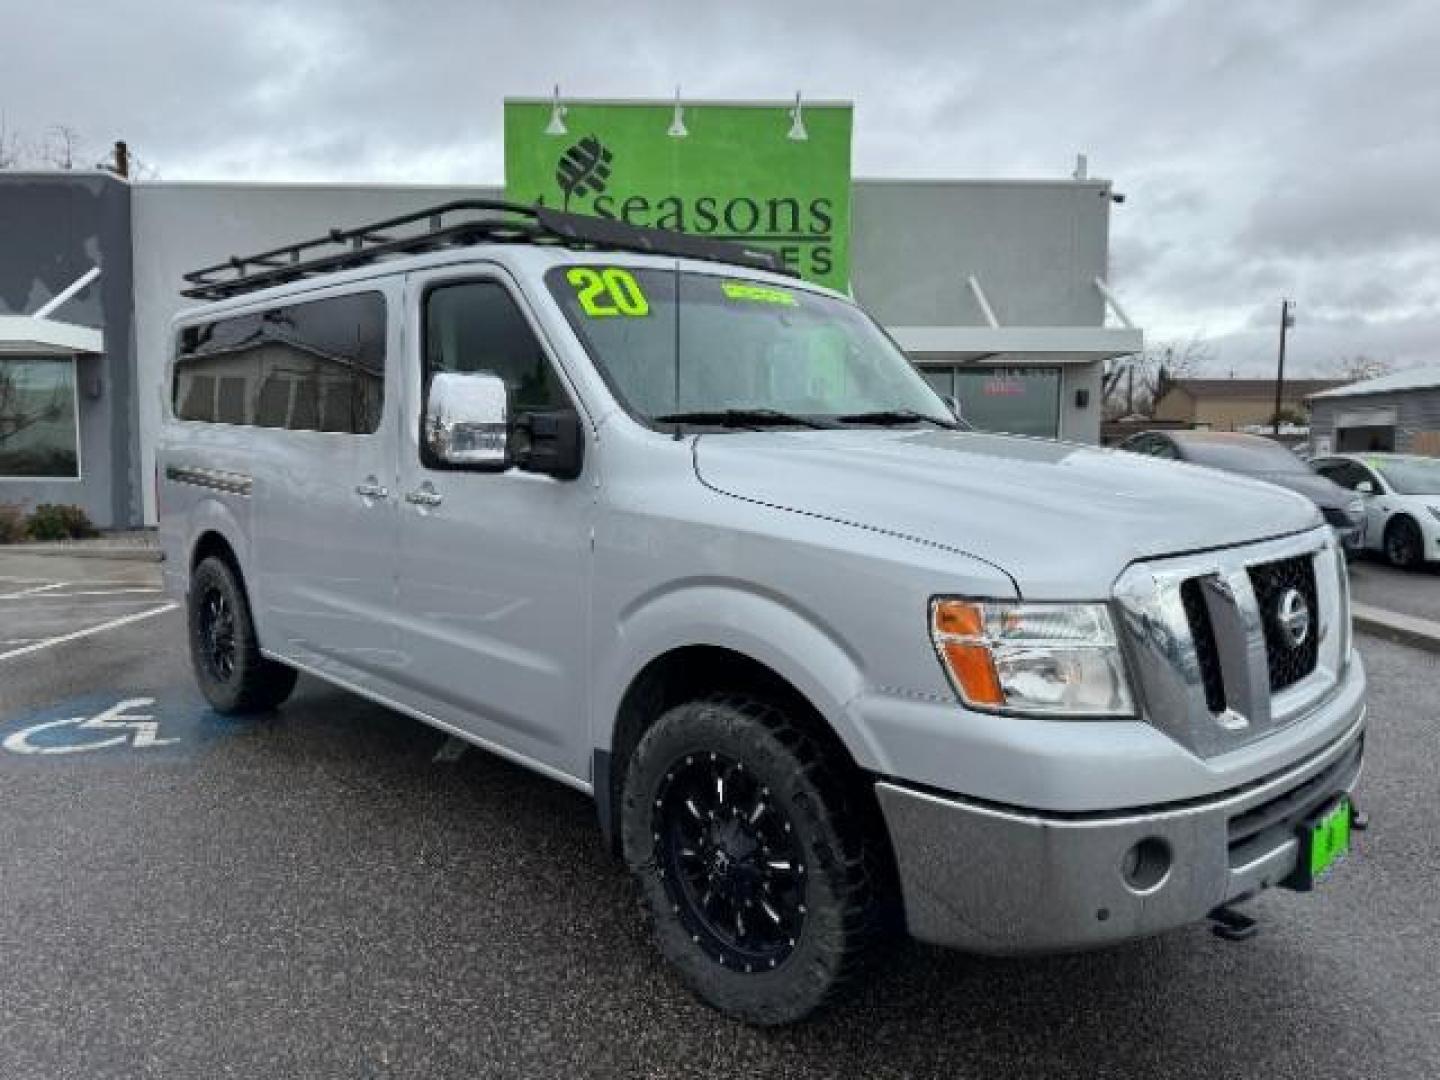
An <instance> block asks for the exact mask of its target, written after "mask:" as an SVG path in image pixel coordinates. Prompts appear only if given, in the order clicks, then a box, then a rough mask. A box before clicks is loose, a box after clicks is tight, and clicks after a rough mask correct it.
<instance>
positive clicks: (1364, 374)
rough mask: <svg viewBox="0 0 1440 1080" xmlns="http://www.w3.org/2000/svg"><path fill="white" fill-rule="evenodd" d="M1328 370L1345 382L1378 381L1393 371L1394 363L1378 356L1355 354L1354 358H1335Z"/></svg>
mask: <svg viewBox="0 0 1440 1080" xmlns="http://www.w3.org/2000/svg"><path fill="white" fill-rule="evenodd" d="M1329 369H1330V370H1331V371H1332V372H1334V374H1335V375H1336V376H1337V377H1339V378H1341V379H1344V380H1345V381H1346V382H1361V381H1362V380H1364V379H1378V378H1380V376H1382V375H1389V374H1390V373H1391V372H1392V371H1394V370H1395V361H1393V360H1389V359H1386V358H1385V357H1380V356H1367V355H1366V354H1365V353H1356V354H1355V355H1354V356H1337V357H1335V359H1333V360H1332V361H1330V364H1329Z"/></svg>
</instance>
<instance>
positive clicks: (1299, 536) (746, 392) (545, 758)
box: [158, 202, 1365, 1024]
mask: <svg viewBox="0 0 1440 1080" xmlns="http://www.w3.org/2000/svg"><path fill="white" fill-rule="evenodd" d="M188 282H189V284H188V290H187V291H188V294H189V295H190V296H191V297H192V298H194V299H196V300H197V301H199V303H198V304H197V306H196V307H195V308H194V309H193V310H190V311H188V312H186V313H185V314H183V315H182V316H181V317H180V318H179V319H178V320H177V321H176V324H175V328H174V348H175V352H174V358H173V363H172V365H171V369H170V383H169V386H168V388H167V405H166V413H167V415H166V418H165V424H164V431H163V436H162V440H161V444H160V447H159V463H158V464H159V471H160V476H161V483H162V497H161V505H162V506H163V514H162V519H161V536H162V541H163V545H164V550H165V558H166V561H165V564H164V565H165V575H166V579H167V584H168V587H169V589H170V590H172V591H173V593H174V594H175V595H176V596H177V597H179V598H182V599H183V601H184V603H185V604H186V607H187V610H188V626H189V644H190V650H191V654H192V657H193V663H194V670H195V676H196V678H197V680H198V681H199V685H200V687H201V689H202V690H203V691H204V693H205V695H206V697H207V698H208V699H209V701H210V703H211V704H212V705H213V706H214V707H215V708H216V709H217V710H219V711H220V712H223V713H245V712H253V711H257V710H267V709H274V708H277V707H280V706H281V705H282V703H283V702H284V701H285V699H286V697H287V695H289V694H290V692H291V689H292V688H293V687H294V685H295V681H296V676H297V674H298V673H305V674H308V675H311V676H314V677H316V678H319V679H323V680H325V681H327V682H329V683H332V684H334V685H335V686H337V687H340V688H342V689H344V690H348V691H350V692H353V693H355V694H358V695H361V696H363V697H366V698H369V699H371V700H373V701H376V702H380V703H382V704H384V705H386V706H389V707H391V708H393V709H396V710H399V711H400V712H403V713H406V714H408V715H410V716H413V717H415V718H417V719H420V720H422V721H424V722H425V723H427V724H431V725H433V726H434V727H436V728H438V729H440V730H441V731H444V732H448V733H450V734H452V735H455V736H457V737H459V738H461V739H465V740H468V741H469V742H470V743H473V744H474V745H476V746H478V747H481V748H483V749H485V750H488V751H490V752H492V753H495V754H499V755H501V756H503V757H505V758H508V759H510V760H512V761H515V762H518V763H520V764H522V765H524V766H525V767H527V768H530V769H534V770H535V771H536V772H539V773H541V774H543V775H544V776H547V777H550V778H552V779H554V780H556V781H558V782H560V783H563V784H567V785H569V786H571V787H573V788H576V789H578V790H580V791H583V792H585V793H587V794H589V795H591V796H592V797H593V798H594V801H595V806H596V811H597V814H598V818H599V825H600V832H601V834H602V835H603V837H604V838H605V839H606V841H607V842H608V843H610V844H611V845H613V847H614V849H615V850H616V852H617V854H619V855H620V856H621V857H623V859H624V861H625V863H626V864H627V865H628V867H629V870H630V872H631V873H632V874H633V875H634V877H635V880H636V883H637V888H638V893H639V896H640V897H641V899H642V901H643V904H644V907H645V909H646V911H647V912H648V914H649V917H650V920H651V922H652V924H653V927H654V937H655V941H656V944H657V945H658V947H659V949H660V951H661V952H662V953H663V954H664V955H665V956H666V958H667V959H668V960H669V961H670V962H671V964H672V965H673V966H674V968H675V969H676V971H677V972H678V974H679V977H680V978H681V979H683V980H684V981H685V983H687V984H688V985H689V986H690V987H691V988H692V989H693V990H694V991H695V992H696V993H697V994H698V995H699V996H700V997H701V998H703V999H704V1000H705V1001H707V1002H709V1003H711V1004H712V1005H714V1006H716V1007H718V1008H720V1009H722V1010H724V1011H726V1012H727V1013H730V1014H732V1015H735V1016H738V1017H741V1018H743V1019H745V1020H747V1021H751V1022H755V1023H762V1024H774V1023H784V1022H788V1021H793V1020H796V1019H798V1018H800V1017H802V1016H805V1015H806V1014H808V1013H809V1012H811V1011H812V1010H814V1009H815V1008H817V1007H818V1006H821V1005H822V1004H824V1003H826V1002H827V1001H829V1000H830V999H832V998H833V997H834V996H835V995H836V994H837V993H839V992H840V991H842V990H843V989H844V988H845V986H846V985H847V984H850V983H852V982H853V981H854V980H855V979H856V978H857V977H859V976H860V975H861V973H862V972H864V971H866V970H867V961H868V960H870V959H871V958H873V957H874V956H875V955H876V954H877V953H878V952H880V951H883V947H884V943H885V942H886V940H887V937H888V935H890V934H892V933H896V932H902V931H903V932H908V933H909V934H911V935H913V936H915V937H917V938H920V939H923V940H925V941H929V942H937V943H940V944H944V945H949V946H953V947H955V948H958V949H964V950H971V951H974V952H978V953H990V954H1020V953H1038V952H1051V951H1059V950H1072V949H1084V948H1090V947H1095V946H1101V945H1106V944H1109V943H1113V942H1119V941H1124V940H1127V939H1131V938H1135V937H1138V936H1141V935H1148V934H1155V933H1158V932H1160V931H1164V930H1167V929H1170V928H1172V927H1178V926H1181V925H1184V924H1187V923H1190V922H1193V921H1196V920H1202V919H1205V918H1207V916H1208V917H1211V918H1212V919H1214V920H1215V921H1216V924H1217V926H1218V928H1219V929H1221V930H1224V931H1226V932H1228V933H1231V934H1232V936H1238V935H1239V934H1240V933H1241V932H1243V930H1244V929H1245V928H1246V926H1247V921H1246V919H1245V917H1244V916H1243V914H1241V913H1240V912H1239V911H1238V910H1237V909H1236V908H1235V906H1234V905H1236V904H1238V903H1239V902H1241V901H1243V900H1244V899H1246V898H1248V897H1251V896H1254V895H1255V894H1256V893H1258V892H1259V891H1261V890H1262V889H1266V888H1270V887H1275V886H1287V887H1290V888H1296V889H1302V890H1308V889H1310V888H1311V887H1312V886H1313V885H1314V884H1315V883H1316V882H1317V881H1318V880H1320V879H1322V878H1323V876H1324V875H1325V873H1326V872H1327V871H1328V870H1329V869H1330V868H1331V867H1332V865H1333V864H1334V863H1335V862H1336V861H1337V860H1339V859H1340V858H1341V856H1342V855H1343V854H1344V852H1345V850H1346V848H1347V846H1348V844H1349V841H1350V831H1351V828H1352V825H1356V824H1358V820H1357V818H1356V817H1355V815H1354V811H1353V803H1352V801H1351V795H1350V793H1351V791H1352V789H1353V788H1354V786H1355V784H1356V781H1357V778H1358V777H1359V774H1360V769H1361V756H1362V752H1363V743H1364V730H1365V673H1364V668H1363V666H1362V664H1361V660H1360V657H1359V656H1358V655H1357V654H1356V653H1355V651H1354V649H1353V647H1352V640H1351V629H1350V613H1349V598H1348V593H1347V579H1346V571H1345V561H1344V559H1343V558H1342V555H1341V552H1340V550H1339V547H1338V545H1337V541H1336V539H1335V535H1334V533H1333V531H1332V530H1331V529H1330V528H1328V527H1327V526H1326V524H1325V523H1324V521H1323V520H1322V519H1321V517H1320V515H1319V512H1318V511H1317V510H1316V508H1315V506H1314V504H1313V503H1311V502H1310V501H1308V500H1307V499H1304V498H1302V497H1300V496H1298V495H1294V494H1292V493H1289V492H1285V491H1282V490H1280V489H1278V488H1276V487H1273V486H1271V485H1268V484H1263V483H1258V482H1252V481H1247V480H1245V479H1242V478H1237V477H1231V476H1226V475H1223V474H1219V473H1211V472H1202V471H1199V470H1193V469H1188V467H1186V466H1183V465H1177V464H1174V463H1171V462H1166V461H1160V460H1152V459H1146V458H1144V457H1140V456H1137V455H1133V454H1124V453H1115V452H1108V451H1103V450H1098V449H1094V448H1089V447H1083V446H1075V445H1068V444H1065V443H1060V442H1054V441H1048V440H1040V439H1026V438H1011V437H1005V436H1000V435H991V434H982V433H977V432H973V431H969V430H965V429H964V427H963V425H962V424H961V423H960V422H958V421H957V419H956V417H955V415H954V414H953V413H952V411H951V409H950V408H949V407H948V406H947V404H946V402H944V401H942V400H941V399H940V398H939V397H937V396H936V394H935V393H934V392H933V391H932V390H931V389H930V388H929V387H928V386H927V384H926V382H925V381H924V379H922V378H921V377H920V376H919V374H917V372H916V371H915V370H914V369H913V368H912V366H911V365H910V363H909V362H908V361H907V359H906V357H905V356H904V354H903V353H901V352H900V350H899V349H898V348H897V347H896V346H895V344H894V343H893V342H892V341H891V340H890V339H889V338H888V337H887V336H886V334H885V333H884V332H883V331H881V330H880V328H879V327H878V326H877V325H876V324H875V322H874V321H873V320H872V319H870V318H869V317H868V316H867V315H866V314H865V313H864V312H863V311H862V310H861V309H860V308H859V307H857V306H856V305H855V304H854V303H853V302H852V301H851V300H849V299H848V298H846V297H845V296H842V295H839V294H837V293H835V292H832V291H829V290H827V289H824V288H820V287H817V286H814V285H810V284H807V283H805V282H802V281H799V280H796V279H795V278H793V277H791V276H788V275H787V274H785V273H784V272H783V266H782V265H781V264H780V263H779V262H778V261H776V260H775V259H774V258H773V257H772V256H770V255H768V254H766V253H763V252H756V251H750V250H747V249H743V248H741V247H738V246H731V245H726V244H719V243H715V242H707V241H704V240H701V239H698V238H694V237H685V236H681V235H677V234H672V233H664V232H659V231H656V230H643V229H636V228H631V227H628V226H624V225H620V224H618V223H614V222H604V221H598V220H593V219H588V218H582V217H578V216H576V215H571V214H564V213H559V212H556V211H552V210H547V209H545V208H522V207H515V206H507V205H505V204H499V203H485V202H462V203H454V204H447V205H446V206H442V207H434V208H429V209H427V210H424V211H422V212H420V213H417V214H414V215H407V216H405V217H402V218H397V219H394V220H392V221H387V222H378V223H375V224H374V225H369V226H364V227H362V228H358V229H352V230H348V231H336V232H334V233H332V234H330V235H328V236H326V237H323V238H320V239H318V240H314V241H306V242H302V243H299V244H295V245H292V246H289V247H285V248H281V249H278V250H275V251H267V252H261V253H259V254H257V255H252V256H244V257H239V258H234V259H231V260H228V261H226V262H224V263H220V264H218V265H216V266H214V267H209V268H206V269H204V270H199V271H196V272H194V273H192V274H190V275H188ZM1182 469H1186V470H1187V471H1186V472H1185V474H1184V476H1183V477H1181V476H1180V475H1179V473H1178V472H1177V470H1182ZM478 842H483V840H481V839H478V838H477V843H478ZM477 902H483V900H477Z"/></svg>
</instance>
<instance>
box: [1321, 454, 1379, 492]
mask: <svg viewBox="0 0 1440 1080" xmlns="http://www.w3.org/2000/svg"><path fill="white" fill-rule="evenodd" d="M1315 471H1316V472H1318V473H1319V474H1320V475H1321V476H1326V477H1329V478H1330V479H1331V480H1334V481H1335V483H1337V484H1339V485H1340V486H1341V487H1343V488H1349V489H1350V490H1351V491H1354V490H1355V488H1357V487H1358V486H1359V485H1360V481H1362V480H1370V482H1371V483H1374V481H1373V480H1371V478H1370V474H1369V473H1367V472H1366V471H1365V470H1364V469H1362V468H1361V467H1360V466H1359V465H1356V464H1355V463H1354V462H1351V461H1327V462H1324V463H1322V464H1320V465H1317V466H1316V467H1315ZM1376 490H1379V488H1378V486H1377V488H1376Z"/></svg>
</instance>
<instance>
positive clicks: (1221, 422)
mask: <svg viewBox="0 0 1440 1080" xmlns="http://www.w3.org/2000/svg"><path fill="white" fill-rule="evenodd" d="M1285 407H1286V408H1291V409H1299V410H1301V411H1302V412H1303V411H1304V408H1305V406H1304V404H1303V403H1302V402H1289V401H1287V402H1285ZM1274 418H1275V399H1274V398H1273V397H1272V398H1268V399H1265V398H1214V399H1211V400H1208V401H1206V400H1203V399H1202V400H1201V401H1199V402H1197V403H1196V405H1195V417H1194V419H1195V423H1197V424H1204V425H1207V426H1209V427H1210V428H1212V429H1214V430H1215V431H1234V430H1235V429H1236V428H1240V427H1245V426H1246V425H1248V424H1268V423H1270V422H1271V421H1273V420H1274Z"/></svg>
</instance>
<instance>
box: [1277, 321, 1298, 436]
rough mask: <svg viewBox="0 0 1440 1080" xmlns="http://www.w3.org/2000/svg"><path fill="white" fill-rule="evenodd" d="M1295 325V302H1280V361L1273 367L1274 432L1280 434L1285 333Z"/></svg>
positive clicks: (1283, 385) (1283, 390)
mask: <svg viewBox="0 0 1440 1080" xmlns="http://www.w3.org/2000/svg"><path fill="white" fill-rule="evenodd" d="M1294 325H1295V301H1294V300H1281V301H1280V359H1279V361H1278V363H1277V364H1276V366H1275V416H1274V417H1273V418H1272V419H1273V421H1274V431H1275V434H1276V435H1279V434H1280V402H1281V401H1282V400H1284V396H1285V331H1287V330H1289V329H1290V327H1292V326H1294Z"/></svg>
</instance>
